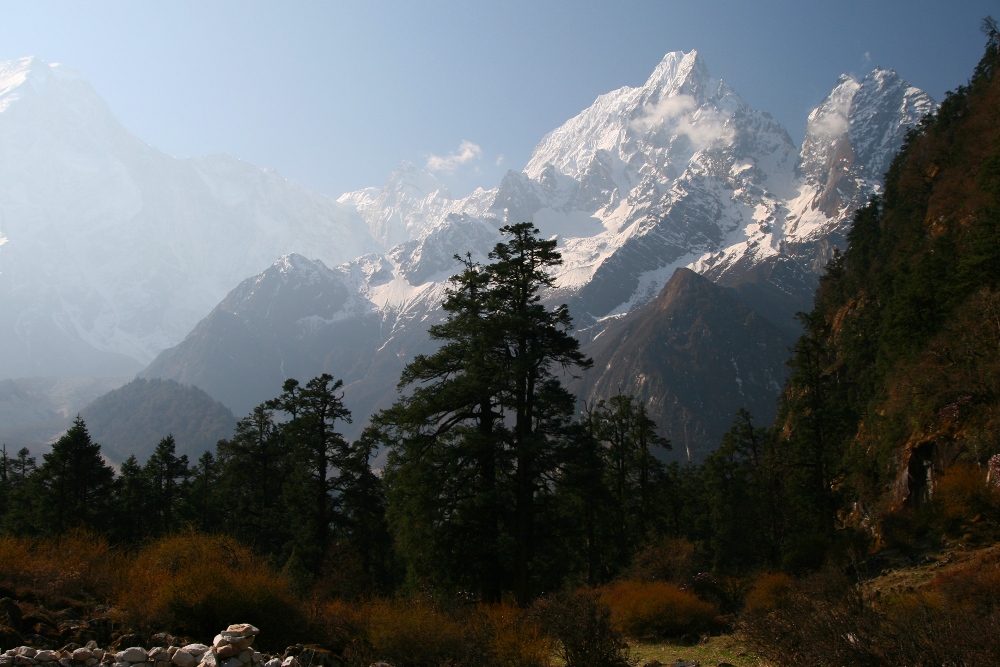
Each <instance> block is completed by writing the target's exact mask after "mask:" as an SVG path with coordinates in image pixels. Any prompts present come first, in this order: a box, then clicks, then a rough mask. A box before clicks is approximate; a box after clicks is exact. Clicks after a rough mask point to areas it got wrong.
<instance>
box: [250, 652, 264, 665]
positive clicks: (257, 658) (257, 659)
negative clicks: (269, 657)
mask: <svg viewBox="0 0 1000 667" xmlns="http://www.w3.org/2000/svg"><path fill="white" fill-rule="evenodd" d="M262 657H263V656H262V655H261V654H260V651H254V652H253V657H252V660H253V661H254V664H256V663H258V662H260V659H261V658H262Z"/></svg>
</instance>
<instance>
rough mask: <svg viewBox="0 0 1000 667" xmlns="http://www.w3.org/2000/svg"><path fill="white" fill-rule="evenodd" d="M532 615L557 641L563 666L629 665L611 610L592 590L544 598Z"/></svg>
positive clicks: (614, 666) (624, 644)
mask: <svg viewBox="0 0 1000 667" xmlns="http://www.w3.org/2000/svg"><path fill="white" fill-rule="evenodd" d="M532 615H533V616H535V617H536V618H538V619H539V622H540V623H541V625H542V627H543V628H544V629H545V630H546V632H548V633H549V634H550V635H552V637H553V638H555V639H556V640H557V641H558V642H559V653H560V656H561V657H562V659H563V661H564V662H565V663H566V667H629V666H630V665H632V664H633V661H631V660H630V659H629V651H628V644H627V643H626V642H625V637H624V636H623V635H622V633H621V631H620V630H619V629H618V628H616V627H615V626H614V624H613V623H612V621H611V610H610V609H609V608H608V607H607V605H606V604H605V603H604V602H602V601H601V599H600V598H599V597H598V595H597V594H596V593H594V592H591V591H578V592H576V593H573V594H564V595H559V596H555V597H550V598H544V599H542V600H539V601H537V602H536V603H535V605H534V606H533V607H532Z"/></svg>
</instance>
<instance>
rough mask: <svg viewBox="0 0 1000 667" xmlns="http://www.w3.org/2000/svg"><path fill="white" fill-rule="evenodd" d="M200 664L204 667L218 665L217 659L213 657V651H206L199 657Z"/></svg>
mask: <svg viewBox="0 0 1000 667" xmlns="http://www.w3.org/2000/svg"><path fill="white" fill-rule="evenodd" d="M201 664H203V665H205V667H216V665H218V664H219V658H218V656H216V655H215V651H211V650H209V651H206V652H205V653H204V654H203V655H202V656H201Z"/></svg>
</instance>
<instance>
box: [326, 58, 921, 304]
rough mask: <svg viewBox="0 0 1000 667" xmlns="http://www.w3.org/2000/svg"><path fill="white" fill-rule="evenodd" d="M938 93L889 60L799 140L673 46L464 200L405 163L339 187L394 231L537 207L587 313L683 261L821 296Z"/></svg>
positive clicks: (409, 236)
mask: <svg viewBox="0 0 1000 667" xmlns="http://www.w3.org/2000/svg"><path fill="white" fill-rule="evenodd" d="M934 106H935V105H934V102H933V101H932V100H931V99H930V98H929V97H928V96H927V95H926V94H925V93H923V92H922V91H920V90H919V89H917V88H914V87H912V86H910V85H909V84H907V83H906V82H905V81H903V80H902V79H901V78H900V77H899V76H898V75H897V74H896V73H895V72H893V71H891V70H881V69H876V70H875V71H874V72H872V73H871V74H869V75H868V76H866V77H864V78H863V79H862V80H860V81H858V80H855V79H853V78H850V77H846V76H844V77H841V79H840V80H839V81H838V82H837V85H836V87H835V88H834V90H833V91H832V92H831V94H830V95H829V96H828V97H827V99H826V100H824V101H823V103H822V104H821V105H820V106H819V107H818V108H817V109H816V110H815V111H813V113H812V114H810V117H809V122H808V130H807V134H806V138H805V141H804V142H803V146H802V149H801V150H799V149H797V148H796V146H795V144H794V143H793V141H792V139H791V137H790V136H789V135H788V133H787V132H786V131H785V129H784V128H783V127H782V126H781V125H780V124H779V123H778V122H777V121H775V120H774V119H773V118H772V117H771V116H770V115H769V114H767V113H765V112H760V111H755V110H753V109H751V108H750V107H749V106H748V105H747V104H746V103H745V102H744V101H743V100H742V99H741V98H740V97H739V95H738V94H737V93H736V92H735V91H734V90H732V88H730V87H729V86H727V85H726V84H725V83H723V82H722V81H719V80H717V79H713V78H712V77H711V75H710V74H709V72H708V70H707V68H706V66H705V64H704V62H703V60H702V58H701V57H700V56H699V54H698V53H697V52H695V51H692V52H690V53H686V54H685V53H681V52H675V53H669V54H667V55H666V56H665V57H664V58H663V60H662V61H661V63H660V64H659V65H658V66H657V67H656V69H655V70H654V72H653V73H652V75H651V76H650V77H649V79H648V80H647V81H646V82H645V83H644V84H643V85H642V86H639V87H635V88H633V87H624V88H621V89H619V90H616V91H613V92H611V93H607V94H605V95H602V96H600V97H599V98H598V99H597V100H596V101H595V102H594V104H593V105H592V106H590V107H589V108H587V109H586V110H584V111H583V112H582V113H580V114H579V115H577V116H576V117H574V118H572V119H570V120H569V121H567V122H566V123H565V124H564V125H562V126H561V127H560V128H558V129H556V130H554V131H553V132H551V133H549V134H548V135H547V136H546V137H544V138H543V139H542V141H541V142H540V143H539V144H538V146H537V147H536V148H535V150H534V152H533V154H532V157H531V160H530V161H529V163H528V165H527V166H526V167H525V169H524V170H523V171H522V172H508V174H507V175H506V176H505V177H504V179H503V182H502V183H501V184H500V186H499V187H497V188H495V189H493V190H477V191H476V192H475V193H473V194H472V195H470V196H469V197H467V198H464V199H453V198H451V197H450V195H449V194H448V192H447V190H446V189H445V188H444V187H443V186H441V184H440V183H439V182H437V180H436V179H434V177H433V176H431V175H430V174H427V173H425V172H422V171H421V170H419V169H418V168H416V167H414V166H413V165H409V164H404V165H403V166H402V167H401V168H400V169H399V170H398V171H397V172H396V173H394V174H393V175H392V176H391V177H390V178H389V179H388V180H387V181H386V183H385V185H384V186H383V187H382V188H381V189H375V188H369V189H366V190H362V191H359V192H355V193H349V194H346V195H344V196H342V197H341V198H340V200H339V201H340V202H342V203H351V204H353V205H355V206H356V207H357V208H358V210H359V212H360V213H361V215H362V216H363V217H364V218H365V219H366V221H367V222H368V223H369V228H370V229H371V230H372V233H373V235H375V236H376V237H377V238H380V239H385V240H387V241H394V240H398V241H399V242H404V241H405V242H411V243H412V242H415V241H416V240H417V239H420V238H423V237H424V236H426V235H427V234H429V233H431V232H432V230H437V229H439V228H441V227H459V226H461V225H463V224H467V223H468V222H469V221H470V220H477V221H480V222H483V223H486V224H487V225H488V226H491V227H494V228H499V227H500V226H502V225H503V224H506V223H512V222H521V221H525V220H528V221H532V222H534V223H535V224H536V225H537V226H538V227H539V228H540V229H541V230H542V233H543V234H544V235H546V236H550V237H551V236H557V237H558V238H559V241H560V248H561V251H562V253H563V258H564V265H563V267H562V268H561V269H560V271H559V275H558V281H559V285H560V287H561V288H562V289H561V295H560V296H561V297H562V298H568V299H570V300H571V304H572V306H573V307H574V312H575V313H576V317H577V319H578V320H579V321H582V322H585V323H591V322H594V321H596V320H599V319H601V318H604V317H607V316H608V315H615V314H622V313H625V312H628V311H629V310H631V309H632V308H634V307H635V306H637V305H640V304H642V303H644V302H645V301H648V300H649V299H650V298H652V297H653V296H655V295H656V294H657V293H658V292H659V290H660V288H661V287H662V286H663V285H664V284H665V283H666V281H667V279H668V278H669V277H670V276H671V275H672V273H673V271H674V269H676V268H678V267H679V266H688V267H690V268H693V269H695V270H696V271H698V272H700V273H702V274H705V275H708V276H710V277H711V278H712V279H713V280H715V281H717V282H720V283H722V284H726V285H729V286H738V285H740V283H741V282H743V281H748V280H749V281H751V282H753V283H755V284H759V283H760V282H761V281H764V282H765V283H766V282H767V281H771V282H773V283H774V284H775V286H776V287H775V289H777V290H779V292H783V293H786V294H787V293H790V291H791V290H793V289H796V290H798V291H799V292H801V294H799V295H798V297H799V298H802V295H803V294H804V295H805V298H811V294H812V290H813V288H814V287H815V282H814V281H815V276H816V274H818V273H819V272H820V271H821V270H822V267H823V266H824V265H825V261H826V259H827V257H828V253H829V251H830V250H831V247H832V244H840V245H842V244H843V238H842V237H843V232H844V230H845V229H846V227H845V225H847V224H849V221H850V219H851V217H852V216H853V213H854V210H855V209H856V208H857V207H858V206H859V205H860V204H863V203H864V202H865V201H867V199H868V198H869V197H870V196H871V195H872V194H874V193H876V192H877V191H878V188H879V183H880V181H881V177H882V175H883V174H884V172H885V171H886V169H888V165H889V162H890V161H891V159H892V156H893V155H894V154H895V152H896V150H898V148H899V147H900V146H901V145H902V141H903V139H904V136H905V133H906V130H907V129H908V128H910V127H913V126H914V125H915V124H917V123H918V122H919V120H920V118H921V117H923V116H924V115H925V114H926V113H928V112H930V111H932V110H933V109H934ZM831 239H832V243H831V242H830V241H831ZM462 250H463V248H460V247H456V248H453V249H452V251H453V252H461V251H462ZM781 264H788V266H787V267H781V266H780V265H781ZM793 279H794V280H796V281H798V282H799V283H800V284H798V285H792V284H790V281H791V280H793ZM798 305H802V304H798ZM797 309H798V308H796V310H797ZM791 312H794V310H793V311H791ZM772 315H773V316H774V317H775V318H776V319H781V316H780V314H775V313H772Z"/></svg>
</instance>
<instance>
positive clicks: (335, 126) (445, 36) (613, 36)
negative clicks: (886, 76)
mask: <svg viewBox="0 0 1000 667" xmlns="http://www.w3.org/2000/svg"><path fill="white" fill-rule="evenodd" d="M991 12H992V13H993V14H994V15H1000V8H998V7H997V5H996V3H995V2H979V1H977V0H960V1H957V2H944V1H938V2H926V1H920V0H910V1H906V2H903V1H892V2H889V1H881V2H878V1H874V2H873V1H869V2H853V1H844V2H826V3H812V2H802V1H801V0H799V1H796V2H791V1H784V0H780V1H779V0H772V1H760V2H747V1H744V2H723V1H720V0H698V1H694V0H690V1H688V2H674V1H672V0H657V1H654V0H643V1H628V0H617V1H615V2H603V1H602V2H598V1H593V0H571V1H570V0H568V1H565V2H544V1H541V0H535V1H533V2H528V1H521V0H503V1H493V0H475V1H468V0H466V1H463V2H448V1H432V2H419V1H418V2H414V1H413V0H410V1H409V2H379V1H377V0H375V1H373V0H367V1H365V2H333V1H323V2H321V1H315V2H295V1H294V0H293V1H289V0H282V1H281V2H278V1H277V0H274V1H271V2H257V1H247V0H242V1H239V2H235V1H214V2H204V1H203V0H200V1H196V2H186V1H183V0H180V1H179V0H174V1H171V2H162V1H145V2H137V1H133V2H101V3H97V2H73V3H70V2H21V3H16V4H15V3H5V4H4V5H3V12H2V14H0V17H2V20H0V59H9V58H16V57H20V56H25V55H35V56H38V57H40V58H42V59H44V60H47V61H50V62H61V63H63V64H65V65H68V66H70V67H73V68H75V69H77V70H79V71H80V72H81V73H82V74H83V75H84V76H85V77H86V78H87V79H89V80H90V82H91V83H92V84H93V85H94V87H95V88H96V89H97V90H98V92H99V93H101V95H102V96H103V97H104V98H105V99H106V100H107V101H108V104H109V105H110V107H111V109H112V110H113V111H114V113H115V114H116V115H117V116H118V118H119V119H120V120H121V121H122V122H123V123H124V124H125V125H126V127H128V128H129V129H130V130H132V131H133V132H134V133H135V134H136V135H138V136H139V137H141V138H142V139H144V140H145V141H147V142H149V143H151V144H153V145H154V146H156V147H158V148H160V149H161V150H163V151H165V152H167V153H170V154H172V155H177V156H189V155H200V154H205V153H218V152H227V153H231V154H233V155H236V156H238V157H241V158H243V159H246V160H249V161H250V162H253V163H254V164H257V165H259V166H265V167H273V168H275V169H277V170H278V171H279V172H280V173H281V174H283V175H284V176H286V177H288V178H292V179H294V180H296V181H299V182H301V183H303V184H305V185H307V186H309V187H311V188H313V189H316V190H318V191H320V192H324V193H327V194H330V195H334V196H336V195H339V194H340V193H342V192H345V191H348V190H353V189H357V188H360V187H363V186H366V185H380V184H381V183H382V182H383V181H384V180H385V178H386V176H387V175H388V174H389V172H390V171H391V170H392V169H393V168H395V167H396V165H398V164H399V162H400V161H401V160H404V159H406V160H410V161H411V162H414V163H416V164H419V165H421V166H423V165H426V164H428V162H429V161H430V164H431V165H436V166H437V167H439V168H444V169H446V168H448V167H451V168H452V171H451V172H448V171H441V172H440V174H441V177H442V179H443V180H445V181H446V182H447V183H448V184H449V185H450V186H451V187H452V189H453V191H454V192H455V194H465V193H466V192H468V191H469V190H470V189H471V188H472V187H474V186H476V185H483V186H486V187H492V186H494V185H496V184H497V183H498V182H499V180H500V178H501V176H502V174H503V172H504V171H506V169H508V168H514V169H520V168H522V167H523V166H524V164H525V163H526V162H527V160H528V157H529V156H530V153H531V149H532V148H533V147H534V145H535V144H536V143H537V142H538V140H539V139H541V137H542V136H543V135H544V134H545V133H546V132H548V131H550V130H552V129H554V128H555V127H557V126H558V125H559V124H561V123H562V122H563V121H565V120H566V119H568V118H570V117H571V116H573V115H575V114H576V113H577V112H579V111H580V110H581V109H583V108H585V107H586V106H588V105H589V104H590V103H591V102H593V100H594V98H595V97H596V96H597V95H599V94H601V93H604V92H607V91H609V90H612V89H615V88H618V87H620V86H623V85H638V84H640V83H642V82H643V81H644V80H645V78H646V77H647V76H648V75H649V73H650V72H651V71H652V69H653V68H654V67H655V66H656V64H657V63H658V62H659V61H660V59H661V58H662V56H663V54H665V53H667V52H669V51H674V50H684V51H688V50H690V49H698V51H699V52H701V54H702V56H703V57H704V59H705V61H706V64H707V65H708V68H709V70H710V71H711V72H712V74H713V75H714V76H716V77H720V78H722V79H724V80H725V81H727V82H728V83H729V84H731V85H732V86H733V87H734V88H735V89H736V90H737V91H738V92H739V93H740V94H741V95H742V96H743V98H744V99H745V100H746V101H747V102H748V103H749V104H750V105H751V106H753V107H754V108H757V109H761V110H765V111H770V112H771V113H772V114H773V115H774V116H775V117H776V118H778V120H780V121H781V122H782V123H784V124H785V126H786V127H787V128H788V130H789V132H790V133H791V135H792V137H793V139H794V140H795V141H796V142H799V141H801V138H802V133H803V131H804V128H805V118H806V115H807V114H808V112H809V110H810V109H811V108H812V107H814V106H815V105H816V104H817V103H819V102H820V100H822V98H823V97H824V95H825V94H826V93H828V92H829V90H830V88H832V86H833V85H834V83H835V81H836V78H837V76H838V75H839V74H841V73H845V72H846V73H854V74H864V73H865V72H867V71H870V70H871V69H872V68H873V67H874V66H876V65H879V66H882V67H885V68H892V69H895V70H896V71H898V72H899V73H900V74H901V75H902V76H903V77H904V78H906V79H907V80H909V81H910V82H911V83H913V84H914V85H917V86H920V87H921V88H924V89H925V90H927V91H928V92H929V93H930V94H931V95H932V96H933V97H935V98H936V99H938V100H940V99H941V97H942V96H943V94H944V92H945V91H946V90H950V89H953V88H954V87H956V86H957V85H959V84H961V83H964V82H965V81H966V80H967V79H968V77H969V75H970V74H971V72H972V68H973V67H974V66H975V63H976V62H977V61H978V59H979V57H980V55H981V53H982V47H983V43H984V39H983V36H982V35H981V34H980V32H979V21H980V19H981V18H982V17H983V16H985V15H987V14H989V13H991ZM463 142H468V143H465V144H464V147H463ZM473 145H474V146H475V147H473ZM452 155H464V156H465V158H466V159H465V160H464V161H463V160H450V161H449V160H448V159H447V158H448V157H449V156H452ZM434 156H437V157H438V158H440V160H437V161H435V159H434Z"/></svg>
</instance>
